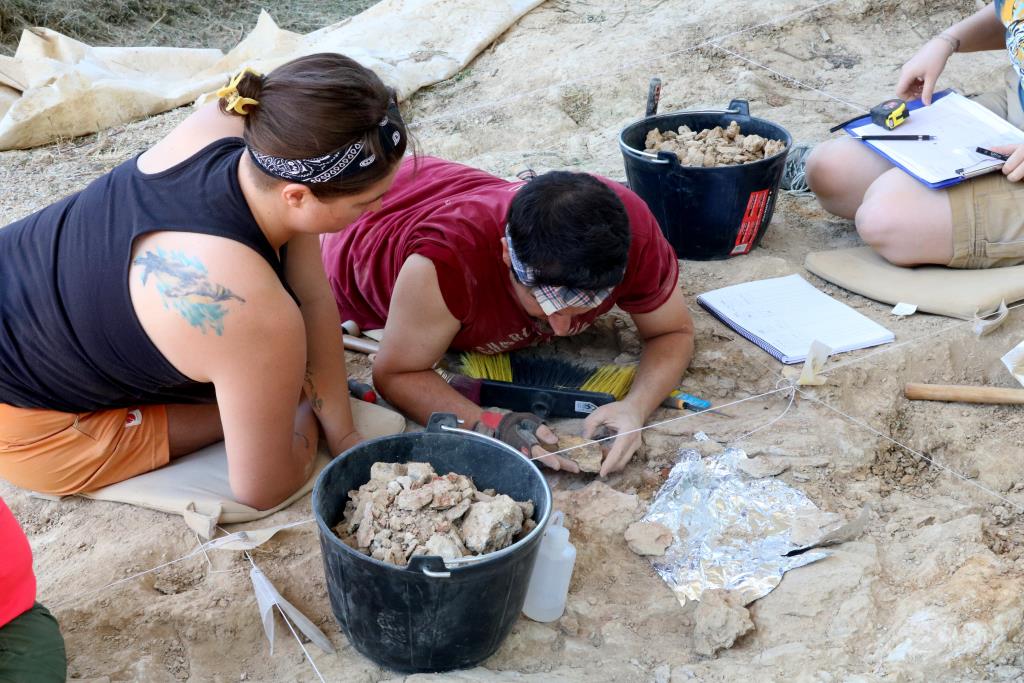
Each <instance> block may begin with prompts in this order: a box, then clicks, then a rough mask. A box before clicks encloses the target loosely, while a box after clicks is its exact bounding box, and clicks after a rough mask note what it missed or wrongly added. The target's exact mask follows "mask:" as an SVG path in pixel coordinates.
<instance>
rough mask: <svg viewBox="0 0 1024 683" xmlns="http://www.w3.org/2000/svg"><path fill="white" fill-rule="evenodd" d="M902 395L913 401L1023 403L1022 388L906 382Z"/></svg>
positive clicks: (1023, 390) (1023, 391)
mask: <svg viewBox="0 0 1024 683" xmlns="http://www.w3.org/2000/svg"><path fill="white" fill-rule="evenodd" d="M903 395H904V396H906V397H907V398H909V399H910V400H912V401H914V400H916V401H961V402H963V403H1012V404H1024V389H1004V388H1002V387H972V386H963V385H956V384H907V386H906V387H905V388H904V390H903Z"/></svg>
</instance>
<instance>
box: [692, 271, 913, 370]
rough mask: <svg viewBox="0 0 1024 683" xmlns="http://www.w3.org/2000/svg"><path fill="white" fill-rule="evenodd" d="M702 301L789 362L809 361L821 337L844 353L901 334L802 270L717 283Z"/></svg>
mask: <svg viewBox="0 0 1024 683" xmlns="http://www.w3.org/2000/svg"><path fill="white" fill-rule="evenodd" d="M697 303H699V304H700V305H701V306H703V307H704V308H706V309H707V310H708V311H709V312H710V313H711V314H712V315H714V316H715V317H716V318H718V319H719V320H721V321H722V322H724V323H725V324H726V325H728V326H729V327H731V328H732V329H734V330H736V331H737V332H739V333H740V334H741V335H743V336H744V337H746V338H747V339H749V340H750V341H752V342H754V343H755V344H757V345H758V346H760V347H761V348H762V349H764V350H765V351H767V352H768V353H770V354H771V355H772V356H774V357H775V358H776V359H778V360H780V361H782V362H783V363H786V364H793V363H801V362H803V361H804V360H805V359H806V358H807V352H808V349H810V347H811V342H813V341H815V340H818V341H821V342H822V343H824V344H826V345H827V346H829V347H831V349H832V352H833V353H841V352H844V351H853V350H855V349H865V348H868V347H870V346H878V345H879V344H888V343H889V342H891V341H893V340H894V339H895V338H896V337H895V336H894V335H893V333H892V332H890V331H889V330H887V329H885V328H884V327H882V326H881V325H879V324H878V323H876V322H875V321H874V320H871V319H870V318H868V317H867V316H865V315H862V314H861V313H858V312H857V311H855V310H854V309H852V308H850V307H849V306H847V305H846V304H844V303H842V302H840V301H836V300H835V299H833V298H832V297H830V296H829V295H828V294H825V293H824V292H821V291H819V290H817V289H816V288H815V287H814V286H813V285H811V283H809V282H807V280H805V279H803V278H802V277H801V276H799V275H787V276H786V277H777V278H771V279H769V280H755V281H754V282H744V283H743V284H739V285H732V286H730V287H723V288H721V289H715V290H712V291H710V292H705V293H704V294H701V295H700V296H698V297H697Z"/></svg>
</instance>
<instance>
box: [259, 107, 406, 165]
mask: <svg viewBox="0 0 1024 683" xmlns="http://www.w3.org/2000/svg"><path fill="white" fill-rule="evenodd" d="M401 123H402V114H401V113H400V112H399V111H398V103H397V102H395V100H391V102H390V103H389V104H388V111H387V114H385V115H384V118H383V119H381V121H380V123H379V124H377V133H378V134H379V135H380V142H381V146H382V147H383V148H384V150H385V151H387V152H390V151H391V150H393V149H395V148H396V147H398V143H399V142H401V141H402V132H401V130H399V128H398V124H401ZM248 150H249V156H250V157H252V160H253V161H254V162H255V163H256V165H257V166H259V167H260V168H261V169H262V170H263V171H264V172H266V173H267V174H269V175H272V176H274V177H275V178H280V179H281V180H288V181H290V182H293V183H302V184H304V185H314V184H317V183H326V182H330V181H332V180H338V179H340V178H345V177H349V176H353V175H356V174H357V173H361V172H363V171H365V170H366V169H368V168H370V167H371V166H373V165H374V164H375V163H376V162H377V155H376V154H374V153H373V151H372V150H371V149H370V148H369V146H368V145H365V144H363V141H362V140H360V141H358V142H354V143H352V144H351V145H349V146H347V147H342V148H341V149H339V150H337V151H334V152H331V153H330V154H325V155H323V156H319V157H314V158H312V159H285V158H284V157H275V156H271V155H269V154H264V153H263V152H259V151H257V150H255V149H253V148H252V147H248Z"/></svg>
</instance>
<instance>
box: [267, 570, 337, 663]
mask: <svg viewBox="0 0 1024 683" xmlns="http://www.w3.org/2000/svg"><path fill="white" fill-rule="evenodd" d="M249 577H250V578H251V579H252V587H253V589H254V590H255V591H256V602H257V603H258V604H259V608H260V620H261V621H262V622H263V631H264V632H265V633H266V634H267V640H269V641H270V654H271V655H273V654H274V605H277V606H278V607H280V608H281V611H282V612H284V614H285V615H286V617H287V618H288V619H290V620H291V622H292V623H293V624H295V626H296V627H298V629H299V630H300V631H302V633H303V634H304V635H305V636H306V637H307V638H309V639H310V640H311V641H313V643H315V644H316V646H317V647H319V648H320V649H321V650H323V651H324V652H327V653H333V652H334V645H332V644H331V641H330V640H328V639H327V636H325V635H324V633H323V631H321V630H320V629H318V628H317V627H316V624H314V623H313V622H312V621H310V620H309V619H308V618H306V615H305V614H303V613H302V612H300V611H299V610H298V608H297V607H295V605H293V604H292V603H290V602H288V601H287V600H285V599H284V596H282V595H281V594H280V593H279V592H278V591H277V589H276V588H275V587H274V584H272V583H270V579H268V578H267V576H266V574H264V573H263V572H262V571H260V568H259V567H257V566H255V565H253V568H252V569H251V570H250V571H249Z"/></svg>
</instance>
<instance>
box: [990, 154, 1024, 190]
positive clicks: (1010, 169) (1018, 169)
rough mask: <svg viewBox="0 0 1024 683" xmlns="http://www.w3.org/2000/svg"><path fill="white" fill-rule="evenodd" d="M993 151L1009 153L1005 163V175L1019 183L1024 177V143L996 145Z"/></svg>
mask: <svg viewBox="0 0 1024 683" xmlns="http://www.w3.org/2000/svg"><path fill="white" fill-rule="evenodd" d="M991 149H992V151H993V152H999V153H1000V154H1007V155H1009V157H1010V158H1009V159H1007V160H1006V161H1005V162H1004V163H1003V175H1004V176H1006V179H1007V180H1012V181H1013V182H1015V183H1019V182H1020V181H1021V179H1024V145H995V146H994V147H992V148H991Z"/></svg>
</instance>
